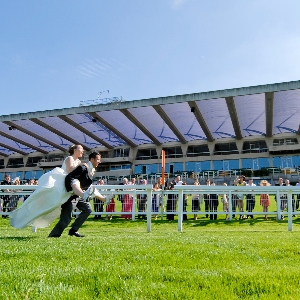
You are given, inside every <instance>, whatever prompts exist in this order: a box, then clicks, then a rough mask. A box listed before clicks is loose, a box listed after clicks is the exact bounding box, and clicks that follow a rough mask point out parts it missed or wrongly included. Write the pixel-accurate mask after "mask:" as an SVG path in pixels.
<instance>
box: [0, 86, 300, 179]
mask: <svg viewBox="0 0 300 300" xmlns="http://www.w3.org/2000/svg"><path fill="white" fill-rule="evenodd" d="M299 121H300V81H293V82H284V83H276V84H267V85H259V86H252V87H242V88H234V89H226V90H218V91H210V92H201V93H193V94H185V95H175V96H169V97H158V98H151V99H142V100H133V101H111V102H105V103H100V104H97V103H92V104H90V105H87V103H85V104H84V105H83V104H81V105H80V106H79V107H72V108H58V109H55V110H47V111H37V112H28V113H22V114H12V115H4V116H0V180H3V178H4V174H5V173H10V174H11V176H12V177H13V178H14V177H16V176H18V177H20V178H21V179H22V180H26V179H29V178H39V177H40V176H41V175H42V174H43V173H44V172H45V171H46V170H48V169H52V168H53V167H56V166H60V165H61V164H62V161H63V159H64V157H65V156H66V155H67V150H68V147H69V146H70V145H71V144H74V143H79V144H82V145H83V147H84V149H85V155H86V157H87V155H88V153H90V152H91V151H94V150H96V151H99V152H101V154H102V157H103V159H102V164H101V165H100V166H99V168H98V170H97V173H96V177H105V178H106V179H108V180H116V181H119V180H120V179H121V178H122V177H123V176H129V177H130V176H136V175H140V176H144V177H146V178H148V179H149V180H155V179H156V177H157V176H159V175H160V172H161V151H162V150H165V151H166V172H167V176H169V177H172V176H175V175H181V176H182V177H183V179H184V180H189V179H191V178H194V177H200V178H201V177H203V178H205V177H214V178H216V181H218V180H220V181H222V180H230V178H231V177H234V176H236V175H237V174H240V173H245V174H246V175H247V176H255V177H265V176H267V177H270V178H271V179H276V178H277V177H278V176H279V175H280V176H285V177H289V178H291V179H292V181H293V178H295V180H294V181H296V180H297V178H298V176H299V172H300V169H299V166H300V146H299V133H300V128H299Z"/></svg>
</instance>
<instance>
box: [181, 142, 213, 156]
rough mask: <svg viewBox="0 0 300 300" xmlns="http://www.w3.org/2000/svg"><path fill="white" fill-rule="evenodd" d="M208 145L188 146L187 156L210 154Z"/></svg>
mask: <svg viewBox="0 0 300 300" xmlns="http://www.w3.org/2000/svg"><path fill="white" fill-rule="evenodd" d="M209 155H210V153H209V149H208V145H194V146H188V150H187V153H186V156H187V157H195V156H209Z"/></svg>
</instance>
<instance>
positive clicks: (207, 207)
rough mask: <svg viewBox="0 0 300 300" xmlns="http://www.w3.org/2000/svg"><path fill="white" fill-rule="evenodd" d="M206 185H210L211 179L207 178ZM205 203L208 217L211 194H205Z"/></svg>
mask: <svg viewBox="0 0 300 300" xmlns="http://www.w3.org/2000/svg"><path fill="white" fill-rule="evenodd" d="M206 185H207V186H210V179H207V180H206ZM203 197H204V205H205V212H206V215H205V216H206V218H208V212H209V211H210V194H204V195H203Z"/></svg>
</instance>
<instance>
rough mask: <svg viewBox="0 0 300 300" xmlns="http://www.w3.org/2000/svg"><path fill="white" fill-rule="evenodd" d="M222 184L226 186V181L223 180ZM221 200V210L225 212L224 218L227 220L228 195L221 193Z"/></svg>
mask: <svg viewBox="0 0 300 300" xmlns="http://www.w3.org/2000/svg"><path fill="white" fill-rule="evenodd" d="M223 185H224V186H227V183H226V182H224V183H223ZM221 197H222V198H221V201H222V204H223V211H224V212H226V213H227V214H226V220H228V210H229V206H228V195H227V194H226V193H224V194H222V195H221Z"/></svg>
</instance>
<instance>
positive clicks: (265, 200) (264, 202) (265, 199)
mask: <svg viewBox="0 0 300 300" xmlns="http://www.w3.org/2000/svg"><path fill="white" fill-rule="evenodd" d="M260 185H261V186H269V185H270V184H269V182H268V181H267V180H262V181H261V182H260ZM260 205H261V206H262V207H263V212H268V208H269V206H270V196H269V194H261V195H260ZM265 219H266V220H268V215H265Z"/></svg>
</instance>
